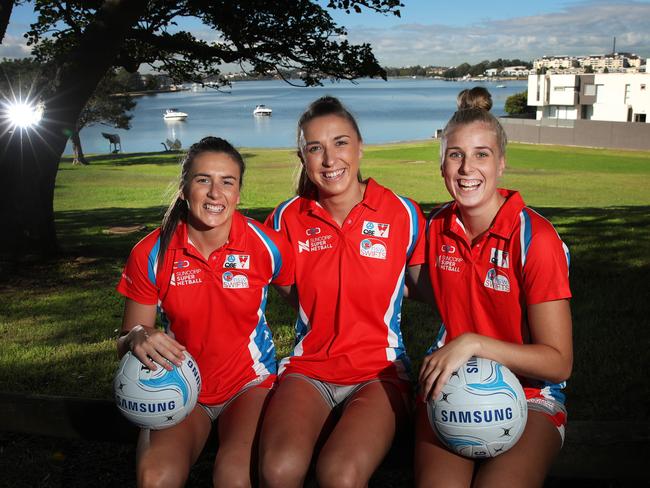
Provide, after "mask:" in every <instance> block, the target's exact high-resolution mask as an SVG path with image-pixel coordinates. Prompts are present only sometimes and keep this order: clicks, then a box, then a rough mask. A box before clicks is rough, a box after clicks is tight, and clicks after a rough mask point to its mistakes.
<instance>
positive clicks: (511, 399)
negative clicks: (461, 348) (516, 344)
mask: <svg viewBox="0 0 650 488" xmlns="http://www.w3.org/2000/svg"><path fill="white" fill-rule="evenodd" d="M427 411H428V413H429V422H430V424H431V427H432V428H433V430H434V432H435V433H436V434H437V435H438V438H439V439H440V440H441V441H442V442H443V444H445V445H446V446H447V448H449V449H450V450H451V451H453V452H455V453H457V454H460V455H462V456H466V457H470V458H488V457H495V456H498V455H499V454H501V453H503V452H505V451H507V450H508V449H510V448H511V447H512V446H514V445H515V444H516V443H517V441H518V440H519V438H520V437H521V434H522V433H523V431H524V428H525V427H526V420H527V418H528V405H527V403H526V396H525V394H524V390H523V388H522V387H521V384H520V383H519V380H518V379H517V377H516V376H515V375H514V374H513V373H512V372H511V371H510V370H509V369H508V368H506V367H505V366H504V365H502V364H500V363H497V362H496V361H492V360H490V359H484V358H477V357H472V358H470V359H469V360H468V361H467V362H466V363H465V364H464V365H463V366H462V367H461V368H460V369H458V371H455V372H454V373H453V374H452V375H451V377H450V378H449V381H447V384H446V385H445V386H444V387H443V389H442V392H441V393H440V394H439V395H438V397H437V398H435V399H433V400H430V401H429V402H428V404H427Z"/></svg>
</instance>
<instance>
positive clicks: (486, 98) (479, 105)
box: [456, 86, 492, 112]
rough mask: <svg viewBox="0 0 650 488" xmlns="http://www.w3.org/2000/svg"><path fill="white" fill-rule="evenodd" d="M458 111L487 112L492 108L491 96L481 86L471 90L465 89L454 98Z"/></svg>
mask: <svg viewBox="0 0 650 488" xmlns="http://www.w3.org/2000/svg"><path fill="white" fill-rule="evenodd" d="M456 105H457V106H458V110H470V109H475V110H485V111H486V112H489V111H490V109H491V108H492V95H490V92H489V91H487V90H486V89H485V88H483V87H482V86H476V87H474V88H472V89H465V90H463V91H461V92H460V93H459V94H458V97H456Z"/></svg>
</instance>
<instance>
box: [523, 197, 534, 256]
mask: <svg viewBox="0 0 650 488" xmlns="http://www.w3.org/2000/svg"><path fill="white" fill-rule="evenodd" d="M521 215H523V217H524V222H523V226H524V228H523V229H522V230H523V233H524V242H522V249H521V255H522V257H523V259H522V261H523V262H524V263H526V258H527V257H528V248H529V247H530V241H531V240H532V238H533V227H532V224H531V222H530V215H528V212H527V211H526V209H523V210H522V211H521Z"/></svg>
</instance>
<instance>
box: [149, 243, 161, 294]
mask: <svg viewBox="0 0 650 488" xmlns="http://www.w3.org/2000/svg"><path fill="white" fill-rule="evenodd" d="M158 251H160V237H158V239H156V243H155V244H154V246H153V247H152V248H151V251H149V256H148V258H147V263H148V264H147V272H148V276H149V281H150V282H151V284H152V285H153V286H156V261H157V260H158Z"/></svg>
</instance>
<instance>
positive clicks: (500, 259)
mask: <svg viewBox="0 0 650 488" xmlns="http://www.w3.org/2000/svg"><path fill="white" fill-rule="evenodd" d="M490 262H491V263H492V264H494V265H495V266H498V267H499V268H509V267H510V254H509V253H508V252H507V251H502V250H501V249H497V248H495V247H493V248H492V249H491V250H490Z"/></svg>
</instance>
